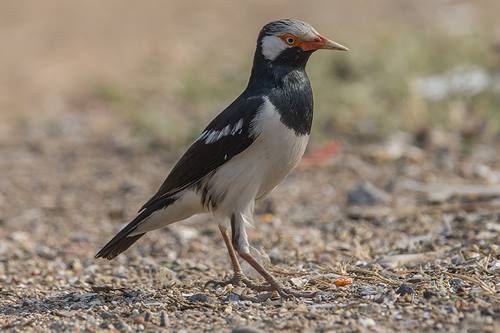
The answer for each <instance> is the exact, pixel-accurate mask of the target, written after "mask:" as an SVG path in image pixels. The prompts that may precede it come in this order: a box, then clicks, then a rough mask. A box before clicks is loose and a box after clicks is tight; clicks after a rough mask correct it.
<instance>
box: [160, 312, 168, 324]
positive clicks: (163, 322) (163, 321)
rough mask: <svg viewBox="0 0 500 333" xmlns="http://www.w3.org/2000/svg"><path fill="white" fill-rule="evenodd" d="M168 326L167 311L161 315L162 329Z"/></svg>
mask: <svg viewBox="0 0 500 333" xmlns="http://www.w3.org/2000/svg"><path fill="white" fill-rule="evenodd" d="M166 326H167V315H166V314H165V311H162V312H161V313H160V327H166Z"/></svg>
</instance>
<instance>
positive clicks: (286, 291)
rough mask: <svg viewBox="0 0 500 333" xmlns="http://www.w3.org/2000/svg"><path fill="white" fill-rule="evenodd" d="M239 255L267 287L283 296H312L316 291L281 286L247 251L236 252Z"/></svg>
mask: <svg viewBox="0 0 500 333" xmlns="http://www.w3.org/2000/svg"><path fill="white" fill-rule="evenodd" d="M238 253H239V255H240V257H242V258H243V259H245V260H246V262H248V263H249V264H250V266H252V267H253V268H254V269H255V270H256V271H257V272H258V273H259V274H260V275H262V277H263V278H264V279H265V280H266V281H267V283H269V287H270V288H269V289H268V290H273V291H276V292H277V293H278V294H279V295H280V296H281V297H283V298H290V297H292V296H294V297H314V296H316V294H317V293H316V292H298V291H294V290H291V289H286V288H283V286H282V285H281V284H280V283H279V282H278V281H276V279H275V278H274V277H273V276H272V275H271V273H269V272H268V271H267V270H266V269H265V268H264V266H262V265H261V264H260V263H259V262H258V261H257V260H255V258H254V257H253V256H252V255H251V254H250V253H248V252H244V251H241V252H238Z"/></svg>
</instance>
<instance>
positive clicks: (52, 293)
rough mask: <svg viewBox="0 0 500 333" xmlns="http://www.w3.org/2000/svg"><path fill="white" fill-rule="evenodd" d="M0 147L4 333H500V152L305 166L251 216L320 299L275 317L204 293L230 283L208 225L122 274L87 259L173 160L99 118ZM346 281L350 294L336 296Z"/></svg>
mask: <svg viewBox="0 0 500 333" xmlns="http://www.w3.org/2000/svg"><path fill="white" fill-rule="evenodd" d="M4 129H6V130H5V131H3V132H2V133H3V134H5V135H4V136H3V137H2V141H1V145H0V156H1V160H0V174H1V175H2V177H1V178H0V223H1V229H0V239H1V240H2V242H1V243H0V294H1V298H0V327H1V328H2V329H3V330H7V331H13V332H15V331H17V332H20V331H23V332H24V331H40V330H42V331H68V332H70V331H71V332H74V331H88V332H93V331H102V330H105V329H106V330H109V331H114V330H120V331H136V330H145V331H151V332H153V331H162V330H163V331H179V332H181V331H230V330H231V329H234V328H237V327H242V326H249V327H253V328H256V329H260V330H261V331H265V332H270V331H278V330H287V331H318V332H326V331H335V332H364V331H380V332H401V331H415V332H417V331H442V330H447V331H451V332H454V331H463V332H494V331H498V328H499V323H500V307H499V282H500V280H499V279H498V277H499V271H500V261H499V255H500V250H499V247H498V243H499V242H498V240H499V233H500V201H499V199H498V198H499V194H500V193H499V192H500V188H499V185H498V182H499V177H500V176H499V173H498V170H499V168H500V160H499V159H498V156H499V155H498V153H499V152H500V146H498V145H475V146H474V147H472V148H471V149H470V150H469V151H468V152H462V153H460V154H459V153H457V152H454V151H453V150H446V149H429V150H421V149H419V148H417V147H415V146H412V145H409V144H407V143H406V141H405V139H404V136H395V137H393V138H392V140H390V141H389V142H388V143H387V144H380V145H374V146H354V147H351V146H349V145H344V147H343V150H342V152H340V153H337V154H336V155H335V156H334V157H333V158H331V157H330V156H328V155H327V156H322V154H321V150H319V153H318V151H316V152H313V155H309V156H313V157H308V158H306V164H303V165H302V166H301V167H299V168H298V169H297V170H296V171H294V173H293V174H292V175H290V176H289V177H288V178H287V179H286V181H285V182H284V183H283V184H282V185H281V186H280V187H279V188H278V189H277V190H276V191H275V192H273V193H272V194H271V195H270V197H269V198H267V199H265V200H264V201H262V202H260V203H259V205H258V206H257V215H256V218H255V228H254V229H252V230H250V241H251V243H252V245H253V246H254V247H255V248H256V249H258V250H259V251H260V252H261V253H267V255H264V254H263V257H267V258H268V260H269V258H270V261H271V262H272V263H273V265H272V267H273V268H272V271H273V272H274V273H275V274H276V276H277V277H278V278H279V279H280V280H282V281H283V282H284V284H286V285H287V286H290V287H294V288H298V289H304V290H317V291H320V293H319V294H318V296H317V297H316V298H314V299H292V300H281V299H278V298H276V297H275V295H274V296H272V297H271V298H267V297H266V295H256V294H255V293H253V292H251V291H249V290H247V289H245V288H242V287H234V288H225V289H218V290H213V289H210V288H209V289H203V286H204V284H205V283H206V282H207V281H208V280H209V279H213V278H222V277H225V276H229V274H230V265H229V262H228V258H227V254H226V251H225V248H224V245H223V242H222V240H221V238H220V235H219V234H218V232H217V227H216V225H215V223H214V222H213V221H212V219H211V218H210V217H209V216H199V217H195V218H193V219H192V220H191V221H186V222H182V223H179V224H175V225H172V226H171V227H169V228H168V229H165V230H161V231H157V232H153V233H151V234H150V235H148V236H147V237H145V238H144V239H141V241H139V242H138V243H137V244H136V245H135V246H134V247H133V248H131V249H130V250H129V251H128V252H126V253H125V254H123V255H121V256H119V257H118V258H117V259H116V260H114V261H111V262H108V261H103V260H96V259H94V258H93V255H94V254H95V252H96V251H97V250H98V249H99V248H100V247H101V246H102V245H103V244H104V243H105V242H106V241H107V240H108V239H109V238H110V237H111V236H112V235H113V234H114V233H115V232H116V231H117V230H118V229H119V228H120V226H121V225H122V224H123V223H125V222H127V221H128V220H129V219H130V218H132V217H133V216H134V213H135V211H136V210H137V208H138V207H140V205H141V204H142V203H143V202H144V201H145V199H147V197H148V196H149V195H151V194H152V193H153V192H154V191H155V190H156V187H157V186H158V184H159V183H160V181H161V180H162V178H163V177H164V176H165V174H166V172H167V171H168V169H169V167H171V165H172V163H173V162H174V161H175V159H176V158H177V157H178V155H179V154H178V152H177V151H175V150H173V149H170V148H168V147H165V146H160V145H158V144H155V143H154V142H152V141H148V140H144V139H142V138H140V137H137V136H133V135H131V134H130V131H129V130H128V127H127V124H126V123H116V122H115V118H114V117H113V114H112V113H106V112H94V113H91V112H90V113H82V112H75V113H64V114H60V115H58V117H56V118H54V119H45V120H43V119H39V117H38V118H37V117H34V118H32V119H31V121H30V120H28V121H27V122H25V123H22V124H17V125H16V124H10V126H5V127H4ZM309 154H311V152H309ZM314 156H315V157H314ZM365 182H370V184H367V183H365ZM371 184H373V185H371ZM358 185H359V186H358ZM356 187H359V188H358V190H357V191H356ZM374 187H377V188H374ZM348 197H349V199H348ZM370 201H376V202H375V203H374V204H373V205H369V204H370V203H371V202H370ZM355 203H358V204H357V205H355ZM268 264H269V263H268ZM269 265H270V264H269ZM270 267H271V266H270ZM253 276H254V277H255V275H253ZM339 278H350V279H352V280H353V283H352V284H349V285H347V286H336V284H335V282H336V281H337V283H338V280H337V279H339ZM162 318H163V319H162Z"/></svg>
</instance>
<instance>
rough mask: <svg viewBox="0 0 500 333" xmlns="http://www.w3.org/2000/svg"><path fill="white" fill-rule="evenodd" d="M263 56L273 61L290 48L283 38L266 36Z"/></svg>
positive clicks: (263, 39)
mask: <svg viewBox="0 0 500 333" xmlns="http://www.w3.org/2000/svg"><path fill="white" fill-rule="evenodd" d="M261 46H262V55H263V56H264V57H265V58H266V59H267V60H271V61H273V60H274V59H276V57H277V56H279V55H280V53H281V52H282V51H283V50H284V49H286V48H288V45H287V44H285V42H284V41H282V40H281V38H279V37H276V36H266V37H264V38H262V44H261Z"/></svg>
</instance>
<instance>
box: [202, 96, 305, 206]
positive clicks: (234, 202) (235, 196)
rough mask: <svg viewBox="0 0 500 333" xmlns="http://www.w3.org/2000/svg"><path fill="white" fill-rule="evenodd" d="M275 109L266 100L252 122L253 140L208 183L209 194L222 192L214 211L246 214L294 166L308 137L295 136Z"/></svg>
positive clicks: (302, 152) (303, 149)
mask: <svg viewBox="0 0 500 333" xmlns="http://www.w3.org/2000/svg"><path fill="white" fill-rule="evenodd" d="M280 118H281V116H280V114H279V112H278V111H277V110H276V108H275V107H274V105H273V104H272V103H271V102H270V101H269V99H267V98H266V99H265V100H264V103H263V104H262V106H261V107H260V109H259V112H258V114H257V116H256V118H255V119H254V121H253V122H252V127H251V131H252V132H253V134H254V135H255V137H256V139H255V141H254V143H253V144H252V145H251V146H250V147H249V148H247V149H246V150H245V151H244V152H242V153H241V154H239V155H237V156H235V157H234V158H232V159H231V160H230V161H229V162H228V163H226V164H224V165H223V166H222V167H221V168H220V169H218V170H217V171H216V173H215V174H214V175H213V177H212V178H211V179H210V182H209V183H210V188H211V191H217V192H218V193H221V192H220V191H223V193H225V196H224V200H223V201H222V202H221V203H220V204H219V205H218V208H217V210H223V211H225V212H228V213H231V212H232V211H235V210H236V211H238V210H239V211H241V210H246V209H247V207H248V205H250V204H252V203H253V201H254V200H255V199H256V198H259V197H262V196H264V195H266V194H267V193H269V192H270V191H271V190H272V189H273V188H274V187H276V185H278V184H279V183H280V182H281V181H282V180H283V178H285V177H286V175H287V174H288V173H289V172H290V171H291V170H292V169H293V168H294V167H295V166H296V165H297V163H298V162H299V160H300V159H301V157H302V155H303V154H304V151H305V149H306V146H307V142H308V140H309V136H308V135H297V134H296V133H295V132H294V131H293V130H292V129H289V128H288V127H286V126H285V125H284V124H283V123H282V122H281V120H280Z"/></svg>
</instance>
